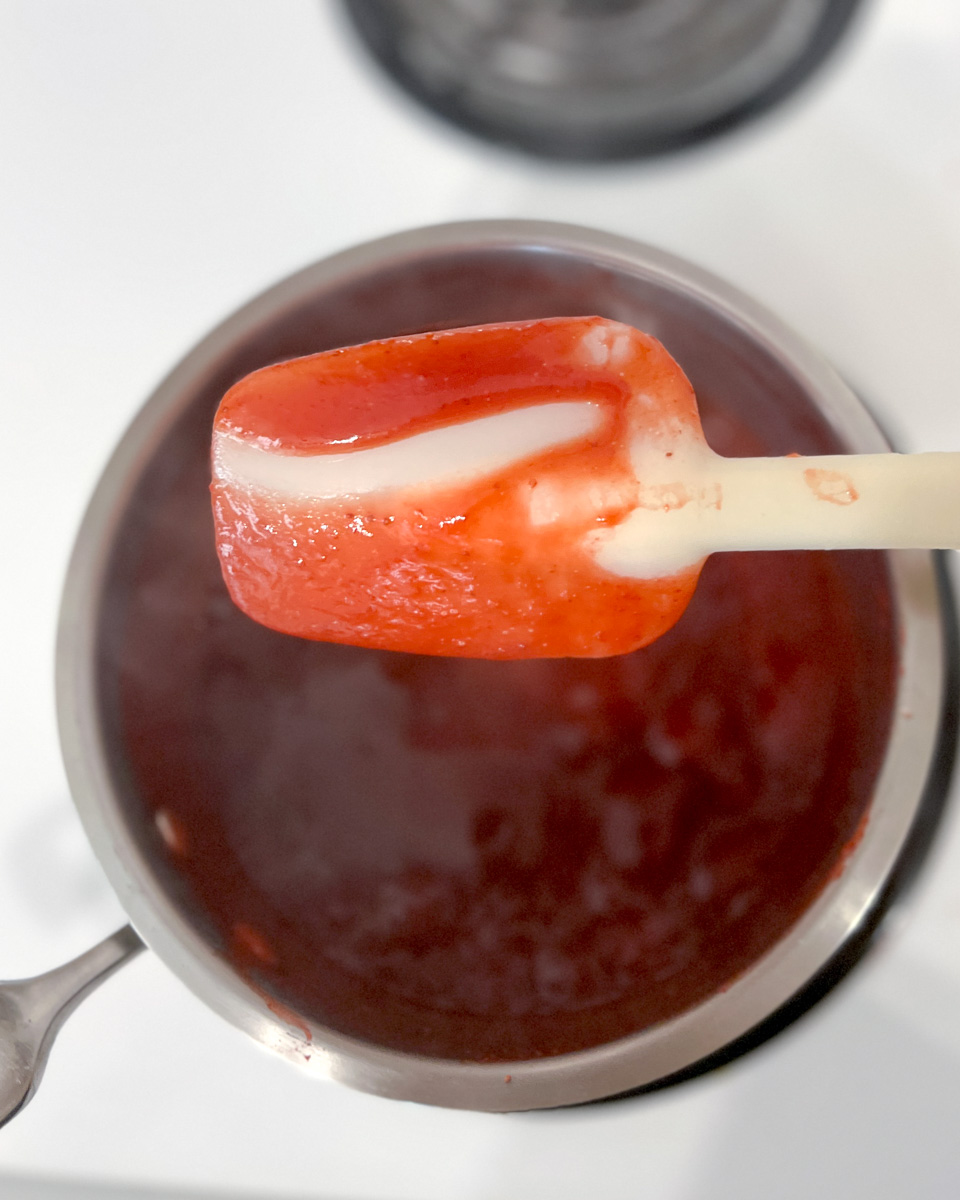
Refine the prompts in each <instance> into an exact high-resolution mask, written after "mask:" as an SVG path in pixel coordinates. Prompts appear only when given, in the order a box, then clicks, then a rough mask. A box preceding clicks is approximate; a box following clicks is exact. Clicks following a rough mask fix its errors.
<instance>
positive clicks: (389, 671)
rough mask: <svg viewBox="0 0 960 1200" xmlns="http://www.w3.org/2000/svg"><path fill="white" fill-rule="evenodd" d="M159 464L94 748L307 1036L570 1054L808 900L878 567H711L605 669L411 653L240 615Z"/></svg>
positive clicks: (200, 900)
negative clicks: (641, 643) (105, 728)
mask: <svg viewBox="0 0 960 1200" xmlns="http://www.w3.org/2000/svg"><path fill="white" fill-rule="evenodd" d="M706 399H707V400H709V397H706ZM708 410H709V404H705V405H704V412H705V413H707V414H708V415H709V412H708ZM708 437H709V440H710V442H711V444H713V445H714V446H715V447H716V448H717V449H718V450H719V451H720V452H721V453H728V454H729V453H738V452H739V453H750V454H756V453H763V452H764V450H765V446H764V445H763V444H761V443H760V442H759V441H758V440H757V439H755V438H753V437H752V435H751V434H749V432H748V431H747V430H745V429H744V428H743V427H740V426H737V425H736V423H735V421H733V419H732V418H730V419H728V418H726V417H724V418H723V419H722V421H721V422H720V423H719V424H717V423H716V422H715V423H714V424H713V425H712V426H709V425H708ZM181 471H182V478H181V477H178V478H177V479H176V480H174V481H171V483H170V484H169V486H168V489H167V491H166V492H165V493H164V497H165V498H164V499H163V501H162V503H159V504H158V506H155V507H153V508H151V510H150V512H151V517H150V519H151V521H152V525H151V527H150V529H149V530H148V531H146V532H144V533H142V534H141V537H140V538H139V539H138V540H137V539H134V540H132V541H131V543H130V546H131V553H133V552H134V546H135V547H136V555H137V556H138V557H137V559H136V567H135V570H133V568H131V570H133V580H134V592H133V594H132V599H131V602H130V603H129V605H128V607H127V610H126V612H125V616H124V621H123V623H122V624H121V625H118V624H117V623H116V621H114V622H113V623H112V624H111V626H110V628H111V629H116V630H118V631H119V632H118V635H117V636H118V637H120V643H119V647H118V654H119V668H120V669H119V679H120V687H119V694H118V697H117V706H118V713H119V718H118V719H119V722H120V726H119V736H120V737H121V738H122V739H123V742H124V744H125V746H126V752H127V757H128V767H129V774H130V778H131V780H132V784H133V788H132V790H133V794H135V795H136V796H137V797H138V798H139V800H138V803H142V805H143V810H142V811H143V813H144V814H145V815H146V818H147V825H146V829H147V833H146V834H145V836H146V837H147V842H148V849H149V852H150V853H151V854H152V855H153V856H159V857H160V858H161V859H162V860H163V861H164V862H165V863H166V864H167V870H168V872H169V879H170V887H171V889H172V891H173V894H174V895H175V896H178V897H179V902H180V903H181V904H182V905H183V906H184V907H185V908H186V909H187V911H189V912H190V913H191V914H193V919H195V920H197V921H199V923H200V926H201V928H203V929H206V930H208V931H209V936H210V937H211V938H212V940H213V941H214V943H215V944H218V945H220V946H221V947H222V951H223V953H224V955H225V956H226V957H227V958H228V959H229V961H231V962H232V963H233V964H234V965H235V966H236V967H237V969H238V970H240V971H241V972H242V973H243V974H245V975H246V976H247V978H249V979H250V980H251V981H252V982H253V983H254V984H255V986H256V987H257V988H258V989H260V990H261V991H262V992H264V993H266V994H267V995H269V996H271V997H272V998H273V999H272V1003H273V1004H274V1005H278V1006H279V1007H278V1008H277V1011H287V1010H290V1011H292V1012H294V1013H296V1014H298V1017H297V1019H298V1020H305V1021H306V1023H307V1025H308V1026H311V1027H312V1028H313V1031H314V1041H315V1042H319V1043H320V1044H322V1041H323V1036H322V1031H321V1030H319V1029H318V1026H321V1025H323V1024H329V1025H330V1026H332V1027H334V1028H336V1029H338V1030H340V1031H342V1032H344V1033H348V1034H351V1035H353V1036H356V1037H359V1038H362V1039H365V1040H368V1041H370V1042H373V1043H377V1044H381V1045H386V1046H390V1047H394V1048H396V1049H401V1050H406V1051H410V1052H414V1053H422V1054H428V1055H437V1056H440V1057H445V1058H450V1059H464V1060H471V1061H490V1062H497V1061H500V1062H503V1061H509V1060H515V1059H524V1058H535V1057H541V1056H547V1055H553V1054H559V1053H563V1052H567V1051H574V1050H579V1049H583V1048H586V1047H589V1046H594V1045H597V1044H600V1043H603V1042H607V1041H610V1040H613V1039H616V1038H619V1037H623V1036H626V1035H627V1034H630V1033H633V1032H635V1031H637V1030H640V1029H643V1028H645V1027H647V1026H649V1025H651V1024H653V1023H656V1022H659V1021H663V1020H666V1019H668V1018H670V1017H672V1016H675V1015H676V1014H678V1013H680V1012H682V1011H683V1010H685V1009H687V1008H690V1007H691V1006H692V1005H695V1004H697V1003H698V1002H699V1001H701V1000H703V999H705V998H706V997H708V996H710V995H711V994H713V993H714V992H715V991H716V990H717V989H718V988H721V987H724V986H726V985H727V984H728V983H729V982H730V981H731V980H732V979H734V978H735V977H736V976H737V975H738V974H739V973H740V972H742V971H744V970H745V969H746V968H747V967H749V966H750V965H751V964H752V963H753V962H755V961H756V959H757V958H758V957H759V956H760V955H761V954H763V953H764V952H765V951H766V950H767V949H769V948H770V946H772V945H773V944H774V942H776V940H777V939H778V938H779V937H780V936H782V935H783V934H784V933H785V932H786V931H787V930H788V929H789V928H790V927H791V925H792V924H793V923H794V922H795V921H796V920H797V918H798V917H799V916H800V915H801V914H802V913H803V912H804V910H805V909H806V908H807V906H808V905H809V904H810V902H811V901H812V900H813V899H814V898H815V897H816V896H817V895H818V894H819V892H820V891H821V890H822V888H823V887H825V886H827V885H828V882H829V879H830V877H831V874H832V873H833V872H835V871H836V869H837V865H838V863H840V861H841V859H842V855H843V852H844V847H845V846H846V845H847V844H848V843H849V842H850V840H851V839H852V838H854V836H855V835H856V834H857V830H858V828H859V827H860V826H861V822H862V819H863V816H864V813H865V812H866V811H867V807H868V804H869V799H870V796H871V792H872V788H873V785H874V782H875V780H876V776H877V773H878V770H879V767H880V763H881V761H882V758H883V753H884V749H885V745H886V739H887V733H888V729H889V724H890V718H891V712H892V701H893V691H894V683H895V674H896V662H897V655H896V634H895V627H894V622H893V618H892V615H891V612H890V607H889V582H888V577H887V572H886V567H885V561H884V557H883V555H880V554H874V553H865V552H860V553H835V554H825V553H807V554H804V553H796V554H794V553H779V554H728V555H717V556H714V557H713V558H712V559H711V560H710V561H709V562H708V563H707V565H706V568H705V569H704V572H703V576H702V579H701V583H700V586H699V588H698V589H697V593H696V595H695V596H694V598H693V600H692V602H691V605H690V607H689V609H688V611H687V613H686V614H685V616H684V619H683V620H682V621H681V622H679V623H678V624H677V625H676V626H675V627H674V628H673V629H671V630H670V631H669V632H668V633H666V634H665V635H664V637H663V638H661V639H660V640H659V641H658V642H656V643H654V644H653V645H652V646H650V647H648V648H647V649H645V650H642V651H640V652H638V653H635V654H630V655H625V656H621V657H614V658H607V659H587V658H585V659H568V660H549V659H540V660H528V661H519V662H492V661H485V662H484V661H471V660H467V659H444V658H437V657H421V656H417V655H408V654H399V653H392V652H388V651H378V650H367V649H362V648H356V647H352V646H342V645H330V644H324V643H318V642H308V641H303V640H300V639H296V638H290V637H285V636H282V635H280V634H277V633H274V632H272V631H271V630H269V629H266V628H264V627H262V626H260V625H258V624H256V623H254V622H253V621H250V620H249V619H247V618H246V617H245V616H244V615H243V614H242V613H240V612H239V611H238V610H237V609H236V608H235V607H234V605H233V604H232V603H231V601H230V599H229V597H228V595H227V593H226V590H225V588H224V585H223V582H222V578H221V574H220V570H219V566H218V563H217V559H216V555H215V553H214V550H213V540H212V529H211V523H210V510H209V505H208V503H207V499H206V488H207V481H208V477H207V475H206V464H205V462H204V461H203V459H202V457H201V455H200V452H199V451H198V457H197V460H196V462H191V463H190V464H188V465H184V466H183V467H182V468H181ZM141 823H142V822H141Z"/></svg>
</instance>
